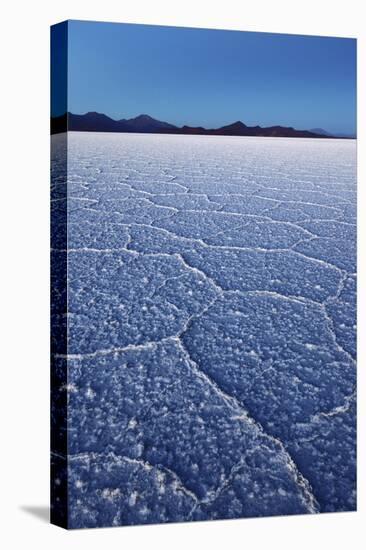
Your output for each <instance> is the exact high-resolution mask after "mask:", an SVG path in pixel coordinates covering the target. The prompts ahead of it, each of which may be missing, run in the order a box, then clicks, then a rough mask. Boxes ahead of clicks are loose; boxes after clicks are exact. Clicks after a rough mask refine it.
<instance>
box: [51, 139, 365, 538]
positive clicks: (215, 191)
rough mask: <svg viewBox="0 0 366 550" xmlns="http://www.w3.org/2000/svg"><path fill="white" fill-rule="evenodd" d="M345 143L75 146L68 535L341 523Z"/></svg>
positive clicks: (350, 232) (350, 438) (351, 450)
mask: <svg viewBox="0 0 366 550" xmlns="http://www.w3.org/2000/svg"><path fill="white" fill-rule="evenodd" d="M58 139H60V138H59V136H54V137H53V140H54V149H55V150H57V144H58V141H57V140H58ZM59 145H60V144H59ZM60 146H61V145H60ZM355 147H356V146H355V142H353V141H351V140H301V139H292V140H291V139H279V138H276V139H269V138H235V137H206V136H158V135H142V134H141V135H137V134H134V135H127V134H126V135H124V134H118V135H110V134H83V133H70V134H69V137H68V198H67V201H68V208H67V210H68V246H67V248H68V250H66V246H65V242H64V240H63V239H62V238H61V237H60V236H59V235H57V234H55V235H54V238H53V243H54V252H53V254H54V256H55V257H57V258H60V257H61V258H62V257H63V256H64V255H66V254H67V262H68V281H69V287H68V312H67V323H68V356H67V359H68V383H67V385H66V386H64V387H61V388H60V392H64V391H66V392H67V394H68V423H69V435H68V452H69V489H68V490H69V525H70V527H97V526H107V525H121V524H137V523H154V522H160V521H163V522H166V521H183V520H188V519H192V520H195V519H213V518H229V517H232V518H233V517H248V516H265V515H277V514H295V513H317V512H322V511H341V510H353V509H355V506H356V503H355V478H356V470H355V469H356V461H355V384H356V370H355V353H356V351H355V322H356V321H355V295H356V293H355V284H356V281H355V271H356V259H355V245H356V237H355V229H356V225H355V224H356V160H355V154H356V151H355ZM55 169H56V171H57V165H56V168H55ZM63 186H64V184H63V183H62V181H58V180H57V177H54V178H53V189H52V197H53V201H52V204H53V208H54V215H55V216H61V217H62V216H63V215H64V214H65V202H66V201H65V198H64V192H63ZM62 292H63V290H62V288H60V285H59V286H58V287H55V293H54V298H53V299H54V303H55V304H56V309H57V304H58V303H59V302H60V303H61V302H62V299H63V294H62ZM55 317H56V322H59V325H60V326H63V323H64V322H65V321H64V316H63V315H62V312H61V311H60V315H59V319H58V318H57V313H56V314H55ZM61 351H62V347H60V353H59V354H58V355H57V354H56V356H55V364H56V365H57V363H60V365H61V366H60V368H62V365H64V364H65V363H64V360H65V357H64V356H63V354H62V353H61Z"/></svg>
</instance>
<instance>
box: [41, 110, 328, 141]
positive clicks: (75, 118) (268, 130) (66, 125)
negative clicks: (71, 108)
mask: <svg viewBox="0 0 366 550" xmlns="http://www.w3.org/2000/svg"><path fill="white" fill-rule="evenodd" d="M67 130H69V131H74V132H139V133H156V134H189V135H214V136H215V135H216V136H263V137H307V138H326V137H327V138H333V137H336V136H332V135H331V134H328V133H327V132H325V130H322V129H321V128H318V129H314V130H296V129H295V128H292V127H285V126H269V127H261V126H247V125H246V124H244V123H243V122H241V121H240V120H238V121H236V122H233V123H232V124H228V125H227V126H222V127H221V128H212V129H206V128H203V127H202V126H197V127H193V126H182V127H178V126H174V125H173V124H169V123H168V122H162V121H161V120H156V119H154V118H152V117H151V116H149V115H139V116H137V117H135V118H129V119H126V118H123V119H121V120H114V119H112V118H110V117H108V116H107V115H104V114H101V113H96V112H89V113H86V114H85V115H75V114H73V113H67V114H64V115H62V116H59V117H54V118H51V133H52V134H57V133H60V132H66V131H67ZM315 130H317V131H315Z"/></svg>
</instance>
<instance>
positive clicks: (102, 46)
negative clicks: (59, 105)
mask: <svg viewBox="0 0 366 550" xmlns="http://www.w3.org/2000/svg"><path fill="white" fill-rule="evenodd" d="M68 37H69V50H68V51H69V57H68V60H69V65H68V78H69V80H68V82H69V96H68V103H69V105H68V110H69V111H71V112H73V113H85V112H87V111H98V112H103V113H105V114H107V115H109V116H111V117H112V118H116V119H118V118H125V117H126V118H129V117H133V116H136V115H138V114H141V113H147V114H149V115H151V116H153V117H155V118H158V119H160V120H165V121H168V122H171V123H173V124H177V125H183V124H188V125H202V126H205V127H218V126H222V125H224V124H228V123H231V122H234V121H236V120H242V121H243V122H245V123H246V124H248V125H254V124H260V125H262V126H270V125H274V124H281V125H286V126H294V127H295V128H299V129H302V128H304V129H305V128H314V127H322V128H324V129H326V130H329V131H331V132H349V133H353V132H355V131H356V40H354V39H348V38H327V37H306V36H296V35H281V34H268V33H253V32H241V31H240V32H239V31H224V30H222V31H221V30H208V29H188V28H177V27H159V26H149V25H131V24H116V23H94V22H81V21H70V22H69V26H68Z"/></svg>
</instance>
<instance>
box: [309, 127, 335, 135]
mask: <svg viewBox="0 0 366 550" xmlns="http://www.w3.org/2000/svg"><path fill="white" fill-rule="evenodd" d="M309 132H314V133H315V134H321V135H322V136H328V137H332V134H330V133H329V132H327V131H326V130H323V128H311V130H309Z"/></svg>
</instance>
